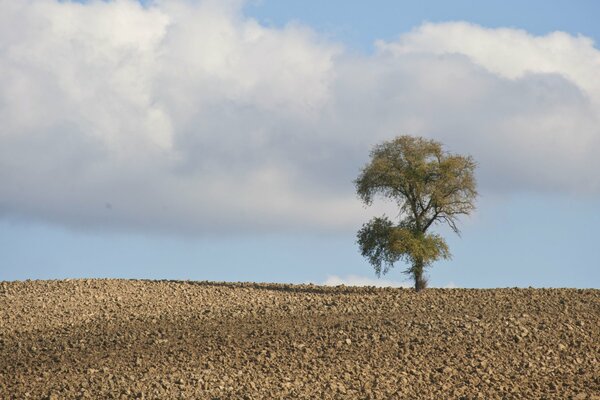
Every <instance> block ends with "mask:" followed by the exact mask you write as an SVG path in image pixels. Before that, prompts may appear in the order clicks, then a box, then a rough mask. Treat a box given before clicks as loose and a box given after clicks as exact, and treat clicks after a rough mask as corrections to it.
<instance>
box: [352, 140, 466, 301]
mask: <svg viewBox="0 0 600 400" xmlns="http://www.w3.org/2000/svg"><path fill="white" fill-rule="evenodd" d="M475 167H476V163H475V161H474V160H473V158H472V157H470V156H461V155H457V154H451V153H449V152H446V151H445V150H444V149H443V146H442V144H441V143H439V142H437V141H434V140H430V139H424V138H420V137H413V136H407V135H405V136H399V137H397V138H395V139H393V140H390V141H386V142H383V143H381V144H379V145H376V146H375V147H374V148H373V150H372V151H371V161H370V162H369V163H368V164H367V165H366V166H365V167H364V168H363V169H362V171H361V173H360V175H359V176H358V178H357V179H356V180H355V184H356V191H357V193H358V196H359V197H360V199H361V200H362V201H363V202H364V203H365V204H367V205H371V204H372V202H373V199H374V198H375V197H376V196H378V195H379V196H382V197H384V198H388V199H391V200H393V201H395V202H396V203H397V204H398V207H399V221H398V222H397V223H394V222H392V221H391V220H389V219H388V218H387V217H386V216H385V215H384V216H383V217H376V218H373V219H372V220H371V221H369V222H367V223H366V224H364V225H363V226H362V228H361V229H360V230H359V232H358V235H357V237H358V244H359V246H360V250H361V253H362V255H363V256H364V257H366V258H367V259H368V260H369V262H370V263H371V264H372V265H373V267H374V269H375V272H376V274H377V275H378V276H380V275H381V274H382V273H383V274H385V273H387V272H388V271H389V269H390V268H392V267H393V266H394V264H395V263H396V262H398V261H404V262H406V263H408V264H410V267H409V268H408V269H407V270H406V271H405V272H406V273H409V274H411V275H412V276H413V278H414V280H415V289H417V290H421V289H424V288H425V287H426V280H425V278H424V277H423V270H424V268H425V267H427V266H429V265H431V263H433V262H434V261H436V260H438V259H440V258H444V259H447V258H450V251H449V249H448V246H447V244H446V241H445V240H444V239H443V238H442V237H441V236H440V235H438V234H432V233H427V231H428V229H429V228H430V227H431V226H432V225H435V224H437V223H444V224H447V225H448V226H449V227H450V228H451V229H452V230H453V231H454V232H455V233H457V234H460V231H459V229H458V226H457V222H458V221H457V218H458V216H460V215H468V214H470V213H471V212H472V211H473V210H474V209H475V199H476V197H477V190H476V181H475V177H474V171H475Z"/></svg>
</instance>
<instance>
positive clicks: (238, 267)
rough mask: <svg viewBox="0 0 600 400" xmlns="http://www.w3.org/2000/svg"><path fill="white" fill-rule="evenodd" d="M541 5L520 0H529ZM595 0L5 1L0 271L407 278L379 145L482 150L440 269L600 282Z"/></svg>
mask: <svg viewBox="0 0 600 400" xmlns="http://www.w3.org/2000/svg"><path fill="white" fill-rule="evenodd" d="M523 3H524V4H523ZM599 14H600V5H598V3H597V2H593V1H569V2H566V1H555V2H552V3H548V2H542V1H530V2H517V1H502V2H499V1H498V2H493V1H490V2H474V1H457V2H442V1H439V2H436V1H422V2H419V3H418V4H409V3H406V4H401V3H400V2H392V1H374V2H369V3H368V4H367V3H366V2H341V1H329V2H318V1H312V0H311V1H302V2H299V1H291V0H278V1H271V0H263V1H245V2H244V1H241V0H238V1H212V0H208V1H193V0H173V1H145V2H141V3H140V2H138V1H135V0H119V1H83V2H71V1H56V0H34V1H30V2H13V1H8V0H6V1H4V0H0V122H1V123H0V280H24V279H64V278H84V277H90V278H92V277H106V278H143V279H178V280H179V279H181V280H188V279H189V280H216V281H260V282H291V283H306V282H312V283H316V284H332V285H337V284H366V285H390V286H410V285H411V282H410V281H409V280H408V277H407V276H406V275H404V274H402V271H403V270H404V269H405V268H406V266H405V265H397V266H396V267H395V268H394V269H392V270H391V271H390V272H389V273H388V274H387V275H385V276H383V277H382V278H380V279H378V278H377V277H376V276H375V274H374V272H373V269H372V267H371V266H370V265H369V264H368V262H367V261H366V260H365V259H363V258H362V257H361V256H360V254H359V251H358V247H357V245H356V243H355V241H356V231H357V230H358V229H359V228H360V226H361V225H362V223H364V222H366V221H367V220H368V219H369V218H371V217H373V216H376V215H381V214H382V213H387V214H388V215H392V214H393V213H394V209H393V205H390V204H389V203H386V202H385V201H384V200H380V201H377V202H376V203H375V204H374V205H373V206H372V207H368V208H367V207H364V206H363V205H362V204H361V202H360V201H359V199H358V198H357V196H356V194H355V188H354V185H353V183H352V181H353V179H355V178H356V176H357V175H358V173H359V171H360V169H361V168H362V167H363V166H364V165H365V164H366V163H367V162H368V159H369V152H370V149H371V148H372V146H373V145H375V144H377V143H381V142H382V141H384V140H389V139H391V138H393V137H395V136H397V135H400V134H411V135H415V136H422V137H425V138H431V139H435V140H438V141H440V142H442V143H444V145H445V147H446V149H447V150H448V151H450V152H454V153H459V154H470V155H471V156H472V157H473V158H474V159H475V160H476V161H477V163H478V168H477V171H476V177H477V181H478V189H479V193H480V197H479V198H478V201H477V210H476V211H475V212H474V213H473V215H471V216H469V217H465V218H462V219H461V220H460V228H461V231H462V234H461V236H460V237H458V236H456V235H454V234H453V233H452V232H451V231H450V230H449V229H447V228H445V227H443V226H437V227H435V229H436V231H437V232H438V233H440V234H442V235H443V236H444V237H445V238H446V239H447V241H448V244H449V246H450V250H451V252H452V255H453V257H452V259H451V260H447V261H440V262H436V263H435V264H434V265H433V267H432V268H431V269H430V270H428V275H429V280H430V285H431V286H435V287H481V288H491V287H515V286H516V287H528V286H533V287H579V288H585V287H593V288H599V287H600V261H599V259H598V254H597V242H598V239H600V235H599V234H598V226H599V225H600V216H599V215H598V213H597V210H598V206H599V205H600V174H598V172H597V171H599V170H600V157H598V156H597V153H598V152H599V151H600V123H599V122H600V49H599V46H598V43H600V27H599V26H598V24H597V23H595V21H594V16H595V15H599Z"/></svg>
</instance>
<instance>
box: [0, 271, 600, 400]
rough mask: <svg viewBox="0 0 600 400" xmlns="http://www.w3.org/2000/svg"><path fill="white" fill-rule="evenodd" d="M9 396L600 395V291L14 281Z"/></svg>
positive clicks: (5, 381) (6, 355)
mask: <svg viewBox="0 0 600 400" xmlns="http://www.w3.org/2000/svg"><path fill="white" fill-rule="evenodd" d="M0 398H1V399H26V398H32V399H53V400H54V399H71V398H77V399H79V398H91V399H104V398H106V399H130V398H138V399H295V398H304V399H321V398H323V399H396V398H398V399H475V398H482V399H600V290H575V289H494V290H468V289H429V290H427V291H425V292H422V293H418V294H417V293H415V292H414V291H412V290H408V289H375V288H347V287H337V288H326V287H320V286H312V285H276V284H252V283H250V284H221V283H210V282H171V281H127V280H69V281H26V282H0Z"/></svg>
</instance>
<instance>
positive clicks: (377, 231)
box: [357, 216, 451, 276]
mask: <svg viewBox="0 0 600 400" xmlns="http://www.w3.org/2000/svg"><path fill="white" fill-rule="evenodd" d="M357 237H358V245H359V247H360V251H361V254H362V256H363V257H366V258H367V259H368V260H369V262H370V264H371V265H373V267H374V269H375V273H376V274H377V276H381V274H382V273H383V274H386V273H387V272H388V271H389V269H390V268H392V267H393V265H394V263H396V262H398V261H404V262H406V263H409V264H410V265H411V267H409V269H407V270H406V271H405V272H407V273H412V272H413V268H415V267H420V268H422V267H426V266H429V265H430V264H431V263H432V262H433V261H435V260H438V259H440V258H444V259H448V258H450V257H451V255H450V251H449V249H448V245H447V244H446V241H445V240H444V239H443V238H442V237H441V236H440V235H437V234H427V233H423V232H419V231H415V230H413V229H410V228H409V227H406V226H402V225H399V226H396V225H394V224H393V222H392V221H390V220H389V219H388V218H387V217H385V216H383V217H376V218H373V219H372V220H371V221H369V222H367V223H366V224H364V225H363V226H362V228H361V229H360V231H358V235H357Z"/></svg>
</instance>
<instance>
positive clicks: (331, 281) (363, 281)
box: [323, 275, 411, 287]
mask: <svg viewBox="0 0 600 400" xmlns="http://www.w3.org/2000/svg"><path fill="white" fill-rule="evenodd" d="M323 285H325V286H338V285H346V286H375V287H411V284H410V283H408V282H398V281H391V280H387V279H377V278H369V277H366V276H358V275H348V276H346V277H345V278H343V277H339V276H337V275H330V276H328V277H327V279H326V280H325V282H323Z"/></svg>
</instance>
